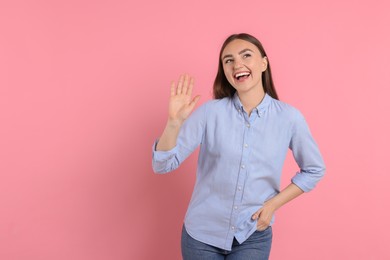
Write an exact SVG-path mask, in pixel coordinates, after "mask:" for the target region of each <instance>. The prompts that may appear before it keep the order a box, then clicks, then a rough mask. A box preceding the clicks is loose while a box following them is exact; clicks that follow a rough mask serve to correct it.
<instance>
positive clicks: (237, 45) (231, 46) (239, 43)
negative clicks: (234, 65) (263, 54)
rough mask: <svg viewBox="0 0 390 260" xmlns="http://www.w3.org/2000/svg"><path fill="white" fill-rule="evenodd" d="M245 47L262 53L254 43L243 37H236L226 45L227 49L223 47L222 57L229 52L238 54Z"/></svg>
mask: <svg viewBox="0 0 390 260" xmlns="http://www.w3.org/2000/svg"><path fill="white" fill-rule="evenodd" d="M244 49H249V50H251V51H253V52H255V53H258V54H260V51H259V49H258V48H257V47H256V45H254V44H253V43H250V42H248V41H245V40H241V39H236V40H233V41H231V42H229V43H228V45H226V47H225V49H223V51H222V57H223V56H224V55H228V54H232V55H234V54H238V53H239V52H240V51H242V50H244Z"/></svg>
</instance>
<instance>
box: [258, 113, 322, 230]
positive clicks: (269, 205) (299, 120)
mask: <svg viewBox="0 0 390 260" xmlns="http://www.w3.org/2000/svg"><path fill="white" fill-rule="evenodd" d="M296 112H297V114H296V118H295V120H294V125H293V127H292V137H291V141H290V145H289V148H290V149H291V151H292V153H293V156H294V159H295V161H296V163H297V164H298V166H299V168H300V171H299V172H298V173H297V174H296V175H295V176H294V177H293V178H292V179H291V182H292V183H291V184H289V185H288V186H287V187H286V188H285V189H284V190H283V191H281V192H280V193H279V194H278V195H276V196H275V197H273V198H272V199H270V200H268V201H267V202H265V203H264V206H263V207H262V208H261V209H259V210H258V211H257V212H256V213H255V214H253V216H252V219H258V221H257V228H258V230H264V229H266V228H267V227H268V225H269V224H270V222H271V219H272V216H273V214H274V212H275V211H276V210H277V209H279V208H280V207H281V206H283V205H284V204H286V203H287V202H289V201H291V200H293V199H295V198H296V197H298V196H299V195H301V194H302V193H304V192H308V191H310V190H312V189H313V188H314V187H315V185H316V184H317V182H318V181H320V180H321V179H322V177H323V176H324V172H325V165H324V161H323V159H322V156H321V154H320V151H319V149H318V146H317V144H316V142H315V141H314V139H313V137H312V135H311V133H310V130H309V127H308V125H307V123H306V121H305V119H304V117H303V116H302V114H301V113H300V112H299V111H296Z"/></svg>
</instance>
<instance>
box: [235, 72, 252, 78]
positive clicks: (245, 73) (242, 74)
mask: <svg viewBox="0 0 390 260" xmlns="http://www.w3.org/2000/svg"><path fill="white" fill-rule="evenodd" d="M249 74H250V73H249V72H240V73H237V74H236V75H235V77H236V78H238V77H242V76H249Z"/></svg>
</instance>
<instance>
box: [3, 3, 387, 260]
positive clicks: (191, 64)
mask: <svg viewBox="0 0 390 260" xmlns="http://www.w3.org/2000/svg"><path fill="white" fill-rule="evenodd" d="M389 8H390V6H389V4H388V1H384V0H383V1H368V0H361V1H352V0H351V1H336V0H334V1H310V0H298V1H287V0H286V1H262V2H261V1H241V2H240V1H226V0H224V1H222V0H219V1H204V3H200V1H191V2H188V3H185V2H184V1H173V0H168V1H154V2H151V1H137V2H135V1H120V0H116V1H113V0H110V1H108V0H106V1H104V0H98V1H92V0H70V1H44V0H38V1H20V0H17V1H14V0H8V1H7V0H5V1H4V0H2V1H0V124H1V125H0V259H6V260H22V259H30V260H36V259H41V260H46V259H47V260H49V259H50V260H52V259H56V260H62V259H64V260H65V259H66V260H68V259H72V260H100V259H110V260H111V259H115V260H125V259H180V246H179V239H180V230H181V225H182V220H183V217H184V214H185V211H186V207H187V203H188V201H189V198H190V195H191V192H192V187H193V183H194V179H195V175H194V168H195V165H196V155H195V154H194V156H192V157H191V158H190V159H188V160H187V161H186V162H185V163H184V165H183V166H182V167H181V168H180V169H179V170H177V171H176V172H174V173H173V174H170V175H166V176H157V175H154V174H153V173H152V169H151V144H152V142H153V140H154V139H155V138H156V137H157V136H158V135H159V134H160V133H161V131H162V130H163V127H164V122H165V117H166V115H167V113H166V110H167V101H168V95H169V82H170V80H172V79H176V78H177V77H178V75H179V73H181V72H188V73H191V74H192V75H194V76H195V77H196V81H197V84H196V91H195V92H197V93H200V94H202V99H201V102H204V101H206V100H208V99H210V98H211V95H210V93H211V85H212V82H213V78H214V75H215V73H216V66H217V56H218V51H219V47H220V45H221V43H222V41H223V40H224V39H225V37H226V36H228V35H229V34H231V33H235V32H249V33H251V34H253V35H255V36H257V37H259V38H260V39H261V40H262V42H263V44H264V45H265V47H266V50H267V52H268V54H269V58H270V60H271V63H272V69H273V73H274V77H275V80H276V86H277V89H278V92H279V94H280V97H281V99H282V100H284V101H286V102H288V103H290V104H292V105H294V106H296V107H298V108H299V109H300V110H301V111H302V112H303V113H304V115H305V116H306V118H307V120H308V122H309V124H310V126H311V129H312V132H313V134H314V136H315V138H316V140H317V142H318V144H319V146H320V148H321V151H322V153H323V155H324V159H325V162H326V164H327V176H326V178H325V179H324V180H323V181H322V182H321V183H320V184H319V186H318V188H317V189H315V190H314V191H313V192H311V193H309V194H305V195H303V196H302V197H300V198H299V199H297V200H295V201H293V202H291V203H290V204H288V205H286V206H285V207H284V208H282V209H280V210H279V211H278V213H277V220H276V223H275V225H274V243H273V248H272V253H271V259H273V260H279V259H300V260H305V259H310V260H311V259H318V260H322V259H326V260H329V259H364V260H367V259H390V253H389V250H388V241H390V232H389V231H390V230H389V225H388V220H389V219H390V210H389V208H388V201H389V199H390V192H389V184H388V183H389V181H390V175H389V173H390V171H389V169H388V168H387V166H386V163H387V162H388V161H389V160H388V148H389V145H390V140H389V139H390V138H389V132H390V124H389V115H388V114H389V111H390V105H389V104H390V102H388V96H389V94H390V91H389V87H390V76H389V75H390V73H388V70H389V68H390V48H389V46H390V37H389V30H388V26H389V24H390V18H389V17H390V16H389V14H388V10H389ZM296 170H297V168H296V166H295V164H294V162H293V160H292V158H291V156H289V157H288V160H287V164H286V166H285V168H284V179H283V183H284V185H285V184H287V183H288V182H289V179H290V178H291V176H292V175H293V173H294V172H295V171H296Z"/></svg>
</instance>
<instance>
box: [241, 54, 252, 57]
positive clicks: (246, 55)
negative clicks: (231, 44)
mask: <svg viewBox="0 0 390 260" xmlns="http://www.w3.org/2000/svg"><path fill="white" fill-rule="evenodd" d="M251 56H252V55H250V54H249V53H245V54H244V55H243V57H244V58H249V57H251Z"/></svg>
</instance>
